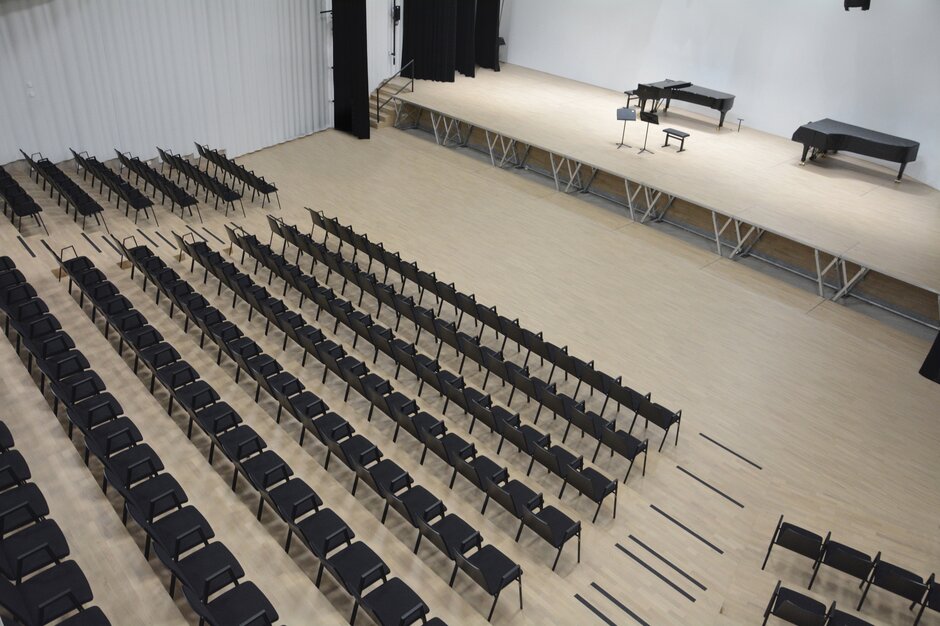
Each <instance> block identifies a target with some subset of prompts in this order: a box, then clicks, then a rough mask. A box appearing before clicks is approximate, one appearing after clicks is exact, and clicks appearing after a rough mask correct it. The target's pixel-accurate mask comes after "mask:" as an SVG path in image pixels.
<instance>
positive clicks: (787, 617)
mask: <svg viewBox="0 0 940 626" xmlns="http://www.w3.org/2000/svg"><path fill="white" fill-rule="evenodd" d="M771 615H773V616H775V617H779V618H780V619H782V620H783V621H785V622H789V623H790V624H796V626H824V624H825V623H826V618H827V616H828V614H827V611H826V605H825V604H823V603H822V602H819V601H818V600H814V599H813V598H810V597H809V596H806V595H803V594H802V593H799V592H796V591H793V590H792V589H787V588H786V587H781V586H780V581H779V580H778V581H777V586H776V588H774V593H773V595H772V596H771V597H770V602H769V603H768V604H767V609H766V610H765V611H764V621H763V622H762V624H766V623H767V620H768V619H769V618H770V616H771Z"/></svg>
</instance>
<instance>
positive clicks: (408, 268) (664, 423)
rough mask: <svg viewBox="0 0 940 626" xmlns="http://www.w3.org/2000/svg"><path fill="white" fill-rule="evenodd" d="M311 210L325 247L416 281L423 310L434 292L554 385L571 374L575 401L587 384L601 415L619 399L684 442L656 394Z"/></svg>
mask: <svg viewBox="0 0 940 626" xmlns="http://www.w3.org/2000/svg"><path fill="white" fill-rule="evenodd" d="M307 211H308V212H309V213H310V218H311V220H312V222H313V225H314V229H316V228H320V229H322V230H323V232H324V243H325V242H326V241H327V239H328V237H329V235H333V236H335V237H336V238H337V239H338V240H339V242H340V247H339V250H338V252H340V253H341V252H342V246H343V244H349V245H351V246H352V247H353V249H354V250H355V252H356V254H358V253H359V252H363V253H364V254H366V255H368V257H369V259H370V261H369V266H368V267H367V269H366V271H367V272H368V271H370V270H371V265H372V262H373V261H378V262H379V263H381V264H382V265H384V267H385V278H383V281H384V280H385V279H386V278H387V276H388V272H389V270H395V271H396V272H397V273H398V274H399V275H400V276H401V279H402V287H404V285H405V284H406V283H407V282H409V281H410V282H411V283H413V284H414V286H415V287H416V288H417V289H418V291H419V299H418V304H419V305H420V303H421V301H422V298H423V297H424V294H425V292H430V293H431V294H432V295H434V296H435V297H436V298H437V300H438V302H439V308H438V315H440V313H441V311H442V309H443V305H444V303H447V304H449V305H451V306H453V307H454V311H455V314H457V316H458V317H457V322H456V327H457V328H458V329H459V328H460V324H461V321H462V320H463V316H464V314H467V315H469V316H470V317H471V318H472V319H473V320H474V324H476V323H477V322H479V323H480V333H479V338H480V339H482V338H483V334H484V333H483V331H484V329H485V328H487V327H488V328H490V329H492V330H493V331H494V332H495V333H496V337H497V338H498V337H499V335H500V334H502V335H503V342H502V345H501V347H500V351H501V352H502V351H504V350H505V346H506V343H507V342H508V341H509V340H510V339H511V340H513V342H514V343H516V344H517V346H518V348H519V349H521V348H523V347H524V348H526V357H525V361H524V362H523V365H527V364H528V361H529V358H530V357H531V356H532V354H535V355H536V356H538V357H539V358H540V359H541V360H542V362H544V361H548V362H549V363H550V364H551V371H550V373H549V375H548V382H549V383H551V382H552V378H553V376H554V373H555V371H556V370H560V371H561V372H563V373H564V374H565V378H566V379H567V377H568V375H569V374H570V375H571V376H574V378H575V379H576V380H577V381H578V382H577V386H576V388H575V390H574V393H573V394H572V397H574V398H575V399H577V397H578V393H579V391H580V388H581V385H582V384H584V385H586V386H587V387H588V388H589V389H590V390H591V395H592V396H593V395H594V391H595V390H596V391H599V392H600V401H602V402H603V405H602V407H601V409H600V411H599V413H600V415H603V414H604V412H605V410H606V408H607V405H608V403H609V401H610V400H613V401H614V402H616V403H617V409H618V410H619V409H620V408H621V406H626V407H627V408H628V409H630V410H632V411H634V413H635V417H636V415H639V416H640V417H642V418H644V419H645V420H646V421H647V423H649V422H653V423H654V424H656V425H657V426H660V427H661V428H662V429H663V430H664V431H665V433H664V435H663V443H665V441H666V437H667V436H668V434H669V429H670V428H671V427H672V426H673V425H675V427H676V443H678V441H679V424H680V421H681V419H682V411H681V410H680V411H672V410H670V409H667V408H666V407H664V406H662V405H659V404H656V403H653V402H651V401H650V394H645V395H644V394H640V393H639V392H637V391H635V390H633V389H631V388H630V387H628V386H626V385H624V384H623V381H622V377H620V376H618V377H616V378H614V377H613V376H610V375H609V374H607V373H605V372H603V371H601V370H598V369H596V368H595V367H594V362H593V361H590V362H586V361H584V360H582V359H579V358H578V357H575V356H573V355H571V354H569V353H568V349H567V347H566V346H562V347H559V346H557V345H555V344H553V343H551V342H549V341H546V340H545V339H544V337H543V336H542V333H541V332H538V333H536V332H533V331H531V330H529V329H527V328H524V327H523V326H522V325H521V324H520V323H519V320H518V319H510V318H507V317H505V316H503V315H500V314H499V313H498V312H497V310H496V307H495V306H486V305H484V304H481V303H478V302H477V301H476V297H475V296H474V295H473V294H470V295H467V294H463V293H462V292H460V291H458V290H457V289H456V287H455V286H454V284H453V283H445V282H443V281H441V280H438V278H437V277H436V275H435V274H434V273H433V272H426V271H423V270H420V269H418V265H417V263H415V262H414V261H404V260H402V258H401V256H400V255H399V254H398V253H397V252H390V251H388V250H386V249H385V247H384V246H383V245H382V244H381V243H374V242H372V241H370V240H369V238H368V236H366V235H360V234H358V233H356V232H355V231H354V230H353V229H352V228H351V227H349V226H343V225H341V224H340V223H339V221H338V220H337V219H336V218H329V217H326V216H325V215H323V213H322V212H318V211H314V210H312V209H309V208H308V209H307ZM353 261H355V255H354V256H353ZM644 400H645V402H644ZM663 443H661V444H660V446H659V447H660V450H662V446H663Z"/></svg>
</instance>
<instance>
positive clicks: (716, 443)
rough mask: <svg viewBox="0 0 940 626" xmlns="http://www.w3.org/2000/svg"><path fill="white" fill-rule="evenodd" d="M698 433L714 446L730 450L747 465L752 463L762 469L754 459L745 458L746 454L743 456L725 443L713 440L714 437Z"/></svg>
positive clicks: (726, 450)
mask: <svg viewBox="0 0 940 626" xmlns="http://www.w3.org/2000/svg"><path fill="white" fill-rule="evenodd" d="M699 435H701V436H702V437H703V438H705V439H707V440H708V441H711V442H712V443H713V444H715V445H716V446H718V447H719V448H721V449H722V450H724V451H725V452H730V453H731V454H733V455H734V456H736V457H738V458H739V459H741V460H742V461H744V462H745V463H747V464H748V465H753V466H754V467H756V468H757V469H759V470H762V469H764V468H763V467H761V466H760V465H758V464H757V463H755V462H754V461H752V460H750V459H749V458H747V457H746V456H743V455H741V454H738V453H737V452H735V451H734V450H732V449H731V448H729V447H728V446H726V445H725V444H723V443H719V442H717V441H715V440H714V439H712V438H711V437H709V436H708V435H706V434H705V433H699Z"/></svg>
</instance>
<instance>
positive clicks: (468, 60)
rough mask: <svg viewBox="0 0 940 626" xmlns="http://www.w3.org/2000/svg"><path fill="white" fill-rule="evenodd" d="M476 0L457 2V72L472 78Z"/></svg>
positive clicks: (458, 0)
mask: <svg viewBox="0 0 940 626" xmlns="http://www.w3.org/2000/svg"><path fill="white" fill-rule="evenodd" d="M476 21H477V0H457V42H456V43H457V59H456V60H457V63H456V65H457V71H458V72H460V73H461V74H463V75H464V76H469V77H470V78H473V76H474V74H475V73H476V68H477V61H476V36H475V34H474V33H475V31H476Z"/></svg>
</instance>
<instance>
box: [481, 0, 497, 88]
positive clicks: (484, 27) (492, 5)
mask: <svg viewBox="0 0 940 626" xmlns="http://www.w3.org/2000/svg"><path fill="white" fill-rule="evenodd" d="M499 2H500V0H476V5H477V8H476V12H477V19H476V64H477V65H479V66H480V67H488V68H489V69H491V70H496V71H497V72H498V71H499Z"/></svg>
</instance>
